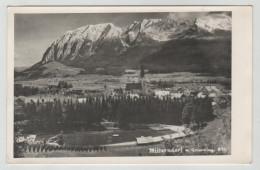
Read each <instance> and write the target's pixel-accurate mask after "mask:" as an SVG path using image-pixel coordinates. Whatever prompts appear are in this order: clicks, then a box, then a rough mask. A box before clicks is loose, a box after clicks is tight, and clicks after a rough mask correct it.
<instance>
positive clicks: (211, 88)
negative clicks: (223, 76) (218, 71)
mask: <svg viewBox="0 0 260 170" xmlns="http://www.w3.org/2000/svg"><path fill="white" fill-rule="evenodd" d="M200 91H201V92H219V89H218V88H217V87H216V86H204V87H201V88H200Z"/></svg>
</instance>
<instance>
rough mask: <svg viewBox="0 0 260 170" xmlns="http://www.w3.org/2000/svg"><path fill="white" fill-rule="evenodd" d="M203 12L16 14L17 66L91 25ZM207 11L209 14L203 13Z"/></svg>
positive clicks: (36, 58) (37, 58)
mask: <svg viewBox="0 0 260 170" xmlns="http://www.w3.org/2000/svg"><path fill="white" fill-rule="evenodd" d="M201 14H202V13H196V14H194V13H178V14H176V13H174V14H173V13H170V14H169V13H117V14H112V13H111V14H79V13H78V14H65V13H64V14H15V23H14V27H15V28H14V36H15V43H14V47H15V53H14V54H15V56H14V57H15V67H22V66H32V65H33V64H35V63H37V62H39V61H40V60H41V59H42V56H43V54H44V52H45V50H46V49H47V48H48V47H49V46H50V45H51V44H52V43H53V42H54V41H55V40H56V39H58V38H59V37H60V36H61V35H62V34H64V33H65V32H67V31H69V30H73V29H76V28H78V27H82V26H85V25H88V24H99V23H113V24H114V25H115V26H118V27H126V26H128V25H130V24H132V23H133V22H134V21H142V20H143V19H157V18H162V19H164V18H169V17H174V18H176V17H179V18H181V17H187V16H196V15H201ZM203 14H206V13H203Z"/></svg>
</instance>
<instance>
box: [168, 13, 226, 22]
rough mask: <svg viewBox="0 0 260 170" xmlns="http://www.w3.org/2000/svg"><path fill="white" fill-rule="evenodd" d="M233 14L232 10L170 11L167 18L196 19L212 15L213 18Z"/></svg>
mask: <svg viewBox="0 0 260 170" xmlns="http://www.w3.org/2000/svg"><path fill="white" fill-rule="evenodd" d="M223 15H224V16H229V17H230V16H231V12H222V11H220V12H218V11H217V12H173V13H169V15H168V16H167V19H173V20H175V21H182V20H186V19H192V20H194V19H196V18H205V17H210V18H212V19H214V18H219V17H221V16H223Z"/></svg>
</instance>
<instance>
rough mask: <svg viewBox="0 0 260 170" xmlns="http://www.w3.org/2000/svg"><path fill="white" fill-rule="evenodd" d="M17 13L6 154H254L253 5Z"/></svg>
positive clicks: (116, 157) (26, 156)
mask: <svg viewBox="0 0 260 170" xmlns="http://www.w3.org/2000/svg"><path fill="white" fill-rule="evenodd" d="M16 8H17V11H18V12H15V10H14V9H16ZM16 8H15V7H14V8H13V9H12V10H10V11H9V13H10V15H9V23H11V24H9V28H10V29H9V30H11V31H9V34H8V35H9V39H8V40H9V41H8V42H9V48H8V50H9V51H8V52H9V55H8V56H9V62H8V63H9V64H8V69H9V70H8V76H9V80H8V83H9V85H8V86H9V89H8V94H9V97H8V98H7V100H8V120H7V123H8V127H10V128H7V130H8V132H7V133H8V136H7V143H8V145H9V147H8V148H7V149H8V152H7V153H8V157H9V159H10V160H14V159H15V160H17V161H18V162H22V160H26V162H27V163H33V162H32V161H30V160H31V159H32V158H33V160H35V161H36V160H40V161H44V160H46V161H45V163H48V160H54V162H55V161H58V160H63V161H64V162H63V163H73V160H75V159H74V158H85V159H84V160H86V161H88V160H90V159H92V158H95V159H96V158H100V157H101V158H102V159H104V160H105V159H106V158H111V159H112V158H113V163H123V162H124V161H122V162H120V161H121V159H124V158H128V159H129V160H130V162H131V160H132V162H131V163H133V162H134V160H135V161H139V160H140V162H141V158H142V160H143V163H152V162H153V163H155V162H156V160H155V159H153V160H150V158H156V159H157V161H159V160H162V159H164V158H165V159H167V163H174V162H172V161H173V160H174V159H176V160H177V159H178V160H179V159H180V160H181V159H186V160H187V158H191V161H190V162H192V160H194V161H195V160H198V159H200V157H201V159H202V158H203V159H204V160H208V159H207V158H212V159H213V158H214V159H216V160H217V158H219V159H218V160H217V161H215V163H217V162H225V161H228V160H232V159H233V158H235V157H234V156H237V159H234V160H235V161H237V162H239V160H241V161H240V162H243V160H244V162H247V161H250V159H251V157H250V152H251V149H250V144H249V143H250V141H251V138H250V130H251V129H250V117H251V114H250V109H249V107H250V102H251V99H250V95H251V93H250V92H249V91H250V89H249V90H248V92H249V93H247V94H246V93H244V92H245V91H243V90H242V91H241V89H243V88H248V87H250V76H248V75H250V73H251V72H250V71H249V69H250V63H248V62H250V61H251V60H250V54H251V53H250V50H249V49H248V46H250V45H251V44H250V43H249V41H250V36H243V34H242V32H243V31H244V33H245V34H244V35H250V25H249V24H250V20H248V19H247V18H250V9H249V10H248V9H247V10H244V9H242V8H241V9H240V8H235V7H234V8H231V7H230V8H227V7H226V8H224V7H222V8H221V7H219V8H210V7H208V8H196V7H194V8H185V7H180V8H173V7H172V8H170V7H169V8H167V9H166V8H163V7H161V8H160V7H158V8H156V7H154V8H148V7H143V8H139V9H137V10H134V9H133V8H130V7H129V8H123V7H121V8H120V7H118V8H112V7H109V8H105V7H104V8H99V7H97V8H91V7H89V8H77V7H74V8H73V10H71V8H61V7H57V8H55V9H51V8H48V7H46V8H39V10H38V11H37V9H38V8H35V9H32V10H31V11H30V10H29V8H26V7H25V8H23V10H20V11H22V12H19V7H16ZM20 9H21V8H20ZM45 9H48V10H49V12H48V10H45ZM66 9H68V10H66ZM211 9H212V10H211ZM216 9H217V10H216ZM235 9H236V10H235ZM245 9H246V8H245ZM55 10H56V11H55ZM243 12H244V13H243ZM245 21H247V22H245ZM242 23H244V24H242ZM246 23H249V24H246ZM238 29H239V31H238ZM234 30H236V31H234ZM238 34H241V37H242V38H241V40H244V41H238V40H239V37H238V36H237V35H238ZM234 35H235V36H234ZM245 37H247V38H248V39H247V38H245ZM234 40H235V41H234ZM239 43H240V44H239ZM243 44H245V45H244V46H243ZM241 46H243V47H242V48H239V47H241ZM234 47H235V48H234ZM242 55H244V56H242ZM245 56H248V58H245ZM243 57H244V59H243ZM241 61H243V62H241ZM10 63H11V64H10ZM242 64H244V65H243V66H242ZM239 71H240V72H239ZM239 79H240V80H242V81H241V82H239ZM246 82H247V83H246ZM243 83H244V84H243ZM10 95H11V96H10ZM244 100H245V101H246V102H244V103H243V101H244ZM239 103H240V104H239ZM239 107H241V108H239ZM246 114H247V116H246ZM243 120H244V123H243V124H240V123H241V122H242V121H243ZM238 123H239V124H240V125H239V124H238ZM234 127H235V128H234ZM239 134H240V135H243V136H241V137H243V138H240V137H239ZM244 136H247V138H245V137H244ZM239 138H240V139H241V140H237V139H239ZM245 140H247V142H244V141H245ZM10 148H11V149H10ZM242 153H243V154H242ZM194 156H195V157H196V158H195V157H194ZM243 156H244V157H243ZM184 157H185V158H184ZM242 157H243V158H242ZM37 158H45V159H37ZM54 158H55V159H54ZM62 158H66V159H62ZM111 159H109V160H111ZM148 159H149V160H150V161H149V160H148ZM171 159H172V161H171ZM19 160H20V161H19ZM70 160H71V161H70ZM84 160H83V159H82V161H81V162H83V163H84ZM100 160H101V159H100ZM146 160H147V161H146ZM40 161H39V162H40ZM194 161H193V162H194ZM90 162H91V160H90ZM102 162H106V161H100V162H99V161H98V160H97V162H96V163H102ZM107 162H108V161H107ZM162 162H163V161H162ZM176 162H178V161H176ZM179 162H182V163H184V162H185V160H184V161H179ZM186 162H189V161H188V160H187V161H186ZM198 162H199V161H198ZM205 162H206V161H205ZM212 162H213V161H212ZM49 163H50V162H49Z"/></svg>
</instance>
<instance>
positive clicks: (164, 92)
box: [154, 90, 171, 99]
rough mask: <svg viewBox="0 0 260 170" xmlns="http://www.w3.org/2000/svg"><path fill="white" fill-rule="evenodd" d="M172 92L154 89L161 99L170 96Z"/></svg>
mask: <svg viewBox="0 0 260 170" xmlns="http://www.w3.org/2000/svg"><path fill="white" fill-rule="evenodd" d="M170 93H171V92H170V91H168V90H154V94H155V96H156V97H159V98H160V99H162V98H163V97H166V96H169V95H170Z"/></svg>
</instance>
